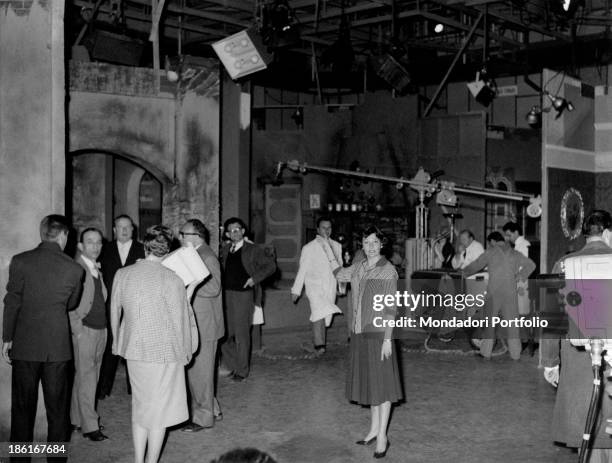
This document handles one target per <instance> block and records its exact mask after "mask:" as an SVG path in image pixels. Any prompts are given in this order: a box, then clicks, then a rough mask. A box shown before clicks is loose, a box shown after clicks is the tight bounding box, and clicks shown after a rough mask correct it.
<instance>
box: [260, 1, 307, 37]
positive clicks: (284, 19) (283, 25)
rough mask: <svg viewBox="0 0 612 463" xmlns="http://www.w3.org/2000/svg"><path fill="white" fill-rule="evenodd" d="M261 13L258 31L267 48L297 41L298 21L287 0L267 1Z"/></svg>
mask: <svg viewBox="0 0 612 463" xmlns="http://www.w3.org/2000/svg"><path fill="white" fill-rule="evenodd" d="M261 14H262V16H261V18H260V20H259V21H260V24H261V29H260V32H261V35H262V39H263V42H264V43H265V44H266V45H267V46H268V49H276V48H282V47H287V46H290V45H293V44H295V43H296V42H298V41H299V39H300V32H299V27H298V22H297V20H296V18H295V14H294V13H293V10H292V9H291V7H290V6H289V3H288V1H287V0H276V1H274V2H273V3H268V4H267V5H265V6H264V7H263V9H262V10H261Z"/></svg>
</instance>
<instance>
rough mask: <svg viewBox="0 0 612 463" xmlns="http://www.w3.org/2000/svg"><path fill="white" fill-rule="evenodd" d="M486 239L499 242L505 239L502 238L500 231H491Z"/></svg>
mask: <svg viewBox="0 0 612 463" xmlns="http://www.w3.org/2000/svg"><path fill="white" fill-rule="evenodd" d="M487 241H496V242H498V243H499V242H502V241H506V240H505V239H504V237H503V236H502V234H501V233H500V232H498V231H493V232H491V233H489V234H488V235H487Z"/></svg>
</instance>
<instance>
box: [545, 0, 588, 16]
mask: <svg viewBox="0 0 612 463" xmlns="http://www.w3.org/2000/svg"><path fill="white" fill-rule="evenodd" d="M559 3H560V4H559ZM552 4H553V8H554V9H556V10H557V12H558V13H559V14H560V15H561V16H563V17H565V18H566V19H572V18H573V17H574V16H576V12H577V11H578V8H580V7H581V6H584V0H557V2H552ZM559 7H561V8H559Z"/></svg>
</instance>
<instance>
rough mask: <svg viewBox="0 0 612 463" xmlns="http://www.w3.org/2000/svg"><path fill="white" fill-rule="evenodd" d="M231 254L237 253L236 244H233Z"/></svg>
mask: <svg viewBox="0 0 612 463" xmlns="http://www.w3.org/2000/svg"><path fill="white" fill-rule="evenodd" d="M230 252H231V253H232V254H233V253H235V252H236V244H232V248H231V249H230Z"/></svg>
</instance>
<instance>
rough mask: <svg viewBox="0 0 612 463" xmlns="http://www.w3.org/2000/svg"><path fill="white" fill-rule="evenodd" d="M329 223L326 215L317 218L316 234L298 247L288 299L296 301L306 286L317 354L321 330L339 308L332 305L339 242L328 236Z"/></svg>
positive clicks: (320, 348) (321, 346) (321, 350)
mask: <svg viewBox="0 0 612 463" xmlns="http://www.w3.org/2000/svg"><path fill="white" fill-rule="evenodd" d="M331 233H332V223H331V220H330V219H328V218H327V217H321V218H319V220H317V236H316V237H315V239H314V240H312V241H311V242H310V243H307V244H306V245H305V246H304V247H303V248H302V253H301V255H300V268H299V270H298V273H297V275H296V277H295V282H294V283H293V287H292V288H291V299H292V301H293V303H294V304H295V303H297V301H298V299H299V298H300V295H301V294H302V289H303V288H304V286H306V297H308V302H309V303H310V321H311V322H312V334H313V344H314V349H315V352H316V354H317V355H322V354H323V353H325V334H326V333H325V330H326V327H328V326H329V325H330V324H331V320H332V317H333V315H334V314H336V313H341V312H342V311H341V310H340V309H339V308H338V306H336V287H337V281H336V277H334V273H333V272H334V270H336V269H338V268H340V267H342V264H341V262H342V245H341V244H340V243H338V242H337V241H334V240H332V239H331V238H330V236H331Z"/></svg>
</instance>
